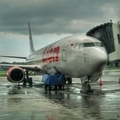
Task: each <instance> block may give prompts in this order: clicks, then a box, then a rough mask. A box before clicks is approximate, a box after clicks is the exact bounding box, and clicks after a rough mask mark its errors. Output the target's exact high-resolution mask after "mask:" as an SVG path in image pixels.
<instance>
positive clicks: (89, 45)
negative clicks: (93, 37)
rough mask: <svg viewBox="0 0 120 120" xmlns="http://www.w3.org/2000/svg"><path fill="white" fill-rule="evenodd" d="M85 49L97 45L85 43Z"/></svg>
mask: <svg viewBox="0 0 120 120" xmlns="http://www.w3.org/2000/svg"><path fill="white" fill-rule="evenodd" d="M83 45H84V47H92V46H95V44H94V43H93V42H91V43H83Z"/></svg>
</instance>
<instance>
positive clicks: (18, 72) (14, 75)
mask: <svg viewBox="0 0 120 120" xmlns="http://www.w3.org/2000/svg"><path fill="white" fill-rule="evenodd" d="M6 77H7V80H8V81H9V82H13V83H20V82H23V80H24V79H25V72H24V70H23V69H22V68H20V67H18V66H13V67H11V68H9V69H8V71H7V76H6Z"/></svg>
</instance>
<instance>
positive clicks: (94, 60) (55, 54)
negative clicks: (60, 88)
mask: <svg viewBox="0 0 120 120" xmlns="http://www.w3.org/2000/svg"><path fill="white" fill-rule="evenodd" d="M26 62H27V64H31V65H32V64H33V65H36V66H38V67H41V69H42V72H43V73H48V74H55V73H57V72H58V71H59V72H60V73H62V74H64V75H66V76H70V77H75V78H82V77H85V76H88V77H89V78H90V80H91V82H94V81H96V80H98V79H99V78H100V77H101V75H102V71H103V69H104V66H105V64H106V62H107V53H106V50H105V48H104V47H102V46H101V42H100V41H99V40H97V39H95V38H93V37H89V36H86V35H82V36H81V35H76V36H71V37H67V38H63V39H61V40H59V41H57V42H55V43H53V44H50V45H48V46H46V47H44V48H42V49H39V50H37V51H35V52H33V53H31V54H30V55H29V56H28V57H27V60H26ZM38 73H40V74H41V71H38Z"/></svg>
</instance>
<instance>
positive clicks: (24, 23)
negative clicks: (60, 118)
mask: <svg viewBox="0 0 120 120" xmlns="http://www.w3.org/2000/svg"><path fill="white" fill-rule="evenodd" d="M111 19H112V21H113V22H117V21H119V20H120V0H0V54H2V55H17V56H27V55H28V54H29V41H28V40H29V37H28V22H30V23H31V28H32V34H33V36H32V37H33V40H34V46H35V49H39V48H41V47H43V46H45V45H48V44H50V43H51V42H55V41H57V40H59V39H61V38H63V37H66V36H70V35H74V34H83V33H86V32H87V31H89V30H90V29H91V28H93V27H95V26H97V25H100V24H103V23H106V22H109V21H110V20H111ZM4 60H6V59H5V58H0V61H4ZM9 60H10V59H7V60H6V61H9ZM12 60H13V59H12ZM13 61H15V60H13ZM17 61H19V60H17Z"/></svg>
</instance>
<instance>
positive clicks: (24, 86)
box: [23, 78, 27, 87]
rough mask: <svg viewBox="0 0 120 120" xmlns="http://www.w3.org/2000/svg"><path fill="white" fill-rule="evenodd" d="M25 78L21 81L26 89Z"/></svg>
mask: <svg viewBox="0 0 120 120" xmlns="http://www.w3.org/2000/svg"><path fill="white" fill-rule="evenodd" d="M26 82H27V81H26V78H25V79H24V80H23V87H26Z"/></svg>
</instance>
